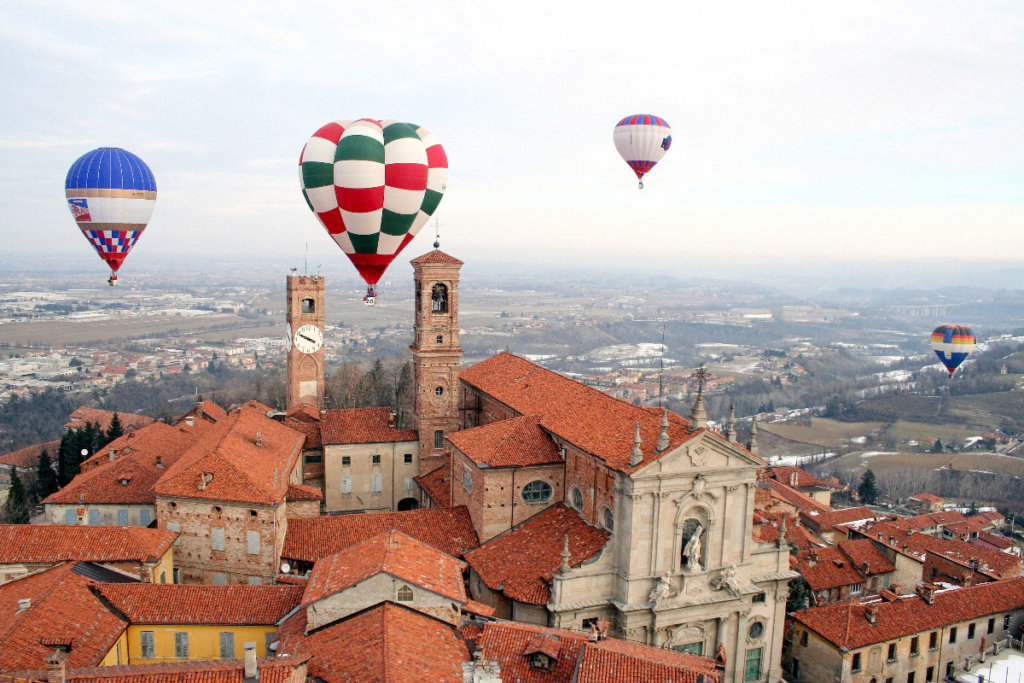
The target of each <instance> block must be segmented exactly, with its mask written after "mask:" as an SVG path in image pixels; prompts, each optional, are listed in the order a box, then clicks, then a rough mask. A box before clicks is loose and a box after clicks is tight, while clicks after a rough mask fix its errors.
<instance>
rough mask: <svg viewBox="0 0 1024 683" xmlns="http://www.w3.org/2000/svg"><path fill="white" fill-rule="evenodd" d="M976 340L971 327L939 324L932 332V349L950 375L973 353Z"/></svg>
mask: <svg viewBox="0 0 1024 683" xmlns="http://www.w3.org/2000/svg"><path fill="white" fill-rule="evenodd" d="M976 342H977V340H976V339H975V338H974V333H973V332H971V328H969V327H964V326H962V325H939V326H938V327H936V328H935V331H933V332H932V351H934V352H935V355H936V356H938V357H939V360H940V361H942V364H943V365H945V366H946V370H948V371H949V376H950V377H952V376H953V373H954V372H956V369H957V368H958V367H960V364H961V363H963V362H964V359H966V358H967V356H969V355H971V351H973V350H974V345H975V343H976Z"/></svg>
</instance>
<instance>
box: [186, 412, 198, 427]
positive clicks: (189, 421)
mask: <svg viewBox="0 0 1024 683" xmlns="http://www.w3.org/2000/svg"><path fill="white" fill-rule="evenodd" d="M185 424H187V425H188V426H189V427H193V426H195V424H196V418H195V417H194V416H192V415H186V416H185Z"/></svg>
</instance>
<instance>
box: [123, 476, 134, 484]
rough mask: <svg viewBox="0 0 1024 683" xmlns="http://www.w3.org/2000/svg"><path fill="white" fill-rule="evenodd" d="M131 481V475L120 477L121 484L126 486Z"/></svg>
mask: <svg viewBox="0 0 1024 683" xmlns="http://www.w3.org/2000/svg"><path fill="white" fill-rule="evenodd" d="M131 482H132V480H131V477H121V486H127V485H128V484H130V483H131Z"/></svg>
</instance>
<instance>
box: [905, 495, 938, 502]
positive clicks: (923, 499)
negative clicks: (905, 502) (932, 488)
mask: <svg viewBox="0 0 1024 683" xmlns="http://www.w3.org/2000/svg"><path fill="white" fill-rule="evenodd" d="M910 500H919V501H921V502H922V503H941V502H942V501H943V500H945V499H944V498H939V497H938V496H936V495H933V494H931V493H917V494H914V495H913V496H911V497H910Z"/></svg>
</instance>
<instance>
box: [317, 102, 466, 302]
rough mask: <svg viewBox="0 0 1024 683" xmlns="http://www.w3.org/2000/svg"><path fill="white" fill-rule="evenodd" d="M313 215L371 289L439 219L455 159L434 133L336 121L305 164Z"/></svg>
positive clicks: (393, 125)
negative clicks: (432, 221)
mask: <svg viewBox="0 0 1024 683" xmlns="http://www.w3.org/2000/svg"><path fill="white" fill-rule="evenodd" d="M299 183H300V184H301V186H302V194H303V196H304V197H305V198H306V203H307V204H308V205H309V208H310V210H312V211H313V213H315V214H316V216H317V218H319V219H320V222H321V223H322V224H323V226H324V228H326V230H327V233H328V234H329V235H330V236H331V238H332V239H333V240H334V241H335V242H336V243H337V245H338V246H339V247H341V249H342V251H344V252H345V254H346V255H347V256H348V257H349V259H350V260H351V261H352V263H353V265H355V267H356V270H358V271H359V274H360V275H362V276H363V279H364V280H366V282H367V284H370V285H373V284H376V283H377V281H378V280H380V278H381V276H382V275H383V274H384V271H385V270H386V269H387V267H388V266H389V265H390V264H391V262H392V261H393V260H394V259H395V257H396V256H397V255H398V254H399V252H401V251H402V249H404V248H405V246H406V245H407V244H409V242H411V241H412V239H413V238H414V237H415V236H416V233H418V232H419V231H420V228H422V227H423V226H424V225H425V224H426V222H427V220H429V219H430V217H431V216H432V215H433V213H434V211H435V210H436V209H437V206H438V204H439V203H440V202H441V197H442V196H444V191H445V188H446V186H447V183H448V158H447V156H445V153H444V148H443V147H441V144H440V143H439V142H438V141H437V138H435V137H434V136H433V135H432V134H431V133H430V132H429V131H427V130H426V129H424V128H421V127H419V126H416V125H414V124H411V123H402V122H400V121H377V120H375V119H359V120H357V121H349V120H342V121H335V122H333V123H328V124H327V125H326V126H323V127H322V128H321V129H320V130H318V131H317V132H316V133H314V134H313V137H311V138H310V139H309V142H307V143H306V146H305V147H303V149H302V155H301V156H300V157H299Z"/></svg>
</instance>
